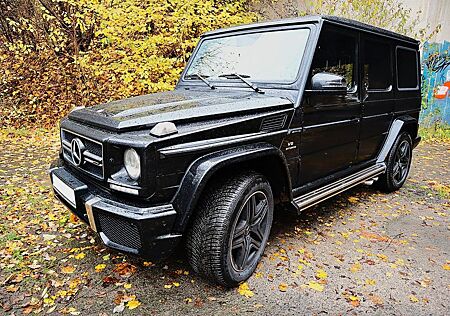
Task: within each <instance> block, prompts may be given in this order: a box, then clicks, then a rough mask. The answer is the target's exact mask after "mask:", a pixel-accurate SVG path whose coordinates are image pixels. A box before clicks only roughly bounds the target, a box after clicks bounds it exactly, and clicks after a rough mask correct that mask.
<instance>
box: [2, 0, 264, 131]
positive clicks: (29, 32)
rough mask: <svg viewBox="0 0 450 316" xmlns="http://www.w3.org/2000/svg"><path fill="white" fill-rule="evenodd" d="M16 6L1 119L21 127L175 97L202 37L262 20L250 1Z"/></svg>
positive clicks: (67, 1) (24, 1) (5, 49)
mask: <svg viewBox="0 0 450 316" xmlns="http://www.w3.org/2000/svg"><path fill="white" fill-rule="evenodd" d="M8 1H12V0H8ZM14 1H16V2H14ZM14 1H12V2H11V3H12V4H11V5H9V6H6V7H5V9H4V15H3V16H2V17H0V22H4V24H5V25H8V26H9V28H8V29H7V31H2V30H0V65H1V66H2V68H3V69H4V70H5V71H3V72H1V73H0V103H1V105H2V107H0V119H1V122H2V124H5V125H13V126H21V125H23V124H25V125H27V124H28V125H31V124H38V125H44V126H51V125H54V124H55V121H56V120H57V119H58V118H60V117H62V116H64V115H66V114H67V113H68V111H70V109H71V108H73V107H74V106H80V105H85V106H89V105H93V104H97V103H100V102H106V101H110V100H114V99H119V98H124V97H130V96H134V95H140V94H145V93H152V92H157V91H162V90H168V89H171V88H173V87H174V85H175V84H176V81H177V79H178V77H179V74H180V73H181V71H182V68H183V67H184V65H185V63H186V61H187V60H188V58H189V56H190V55H191V53H192V51H193V49H194V47H195V45H196V44H197V41H198V39H199V36H200V34H202V33H203V32H206V31H209V30H213V29H217V28H220V27H226V26H230V25H236V24H244V23H250V22H252V21H254V20H256V19H257V15H256V14H255V13H252V12H251V11H250V10H248V8H247V0H238V1H231V0H221V1H219V0H206V1H203V0H173V1H166V0H163V1H160V0H158V1H157V0H123V1H101V0H76V1H75V0H58V1H53V0H40V1H38V0H14ZM23 8H32V10H31V9H30V10H31V11H30V10H25V9H23ZM30 12H33V15H30ZM43 30H45V31H43Z"/></svg>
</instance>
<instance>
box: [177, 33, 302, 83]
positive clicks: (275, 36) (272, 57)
mask: <svg viewBox="0 0 450 316" xmlns="http://www.w3.org/2000/svg"><path fill="white" fill-rule="evenodd" d="M308 35H309V29H305V28H303V29H295V30H286V31H272V32H263V33H253V34H241V35H233V36H227V37H221V38H214V39H206V40H204V41H203V42H202V43H201V46H200V47H199V49H198V51H197V53H196V54H195V56H194V57H193V58H194V59H193V60H192V63H191V65H190V67H189V69H188V70H187V71H186V74H185V79H188V77H191V78H192V77H193V76H195V75H201V76H203V77H205V78H208V80H218V79H222V80H223V78H224V77H226V76H224V75H230V74H239V75H241V76H245V77H246V78H251V80H252V81H268V82H287V83H291V82H293V81H295V79H296V77H297V73H298V70H299V67H300V63H301V61H302V57H303V53H304V51H305V46H306V42H307V40H308ZM221 75H222V76H221ZM219 76H221V77H219ZM228 79H230V78H228ZM234 79H235V78H234Z"/></svg>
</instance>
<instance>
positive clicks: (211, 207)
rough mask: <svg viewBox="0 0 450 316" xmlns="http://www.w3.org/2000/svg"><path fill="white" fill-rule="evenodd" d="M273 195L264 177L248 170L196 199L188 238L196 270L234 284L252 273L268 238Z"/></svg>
mask: <svg viewBox="0 0 450 316" xmlns="http://www.w3.org/2000/svg"><path fill="white" fill-rule="evenodd" d="M273 208H274V203H273V194H272V190H271V187H270V185H269V183H268V181H267V179H266V178H265V177H264V176H263V175H261V174H258V173H254V172H249V173H245V174H241V175H238V176H235V177H231V178H229V179H227V180H225V181H223V182H222V183H217V184H215V185H213V186H212V188H210V189H209V190H208V191H207V192H206V193H205V194H204V196H203V197H202V198H201V200H200V201H199V205H198V209H197V214H196V218H195V219H194V222H193V224H192V225H191V227H190V229H189V232H188V237H187V254H188V259H189V262H190V264H191V266H192V268H193V269H194V271H195V272H197V273H199V274H200V275H202V276H204V277H206V278H207V279H209V280H210V281H212V282H214V283H218V284H221V285H223V286H227V287H233V286H236V285H238V284H239V283H241V282H243V281H245V280H246V279H248V278H249V277H250V276H251V275H252V273H253V272H254V271H255V269H256V266H257V264H258V262H259V260H260V259H261V256H262V254H263V252H264V249H265V246H266V243H267V240H268V238H269V233H270V228H271V226H272V220H273Z"/></svg>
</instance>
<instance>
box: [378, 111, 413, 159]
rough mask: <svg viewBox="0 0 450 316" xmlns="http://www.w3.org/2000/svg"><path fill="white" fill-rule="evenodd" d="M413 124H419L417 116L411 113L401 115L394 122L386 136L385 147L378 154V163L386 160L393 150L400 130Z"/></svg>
mask: <svg viewBox="0 0 450 316" xmlns="http://www.w3.org/2000/svg"><path fill="white" fill-rule="evenodd" d="M411 124H413V125H417V124H418V122H417V120H416V119H415V118H413V117H412V116H410V115H403V116H400V117H398V118H396V119H395V120H394V121H393V122H392V124H391V127H390V128H389V133H388V135H387V137H386V140H385V141H384V144H383V147H382V148H381V151H380V153H379V154H378V157H377V163H380V162H384V161H385V160H386V157H387V155H388V154H389V152H390V151H391V148H392V146H393V145H394V142H395V140H396V139H397V137H398V135H399V134H400V132H401V131H402V130H403V128H404V127H405V126H407V125H411ZM419 140H420V139H419ZM414 141H415V140H414V139H413V142H414ZM417 143H418V141H417Z"/></svg>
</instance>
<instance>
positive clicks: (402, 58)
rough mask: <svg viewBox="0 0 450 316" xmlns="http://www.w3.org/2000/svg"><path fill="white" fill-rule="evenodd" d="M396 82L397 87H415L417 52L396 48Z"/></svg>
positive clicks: (416, 83) (416, 85) (416, 84)
mask: <svg viewBox="0 0 450 316" xmlns="http://www.w3.org/2000/svg"><path fill="white" fill-rule="evenodd" d="M397 83H398V88H399V89H402V88H403V89H405V88H406V89H408V88H409V89H411V88H417V87H418V82H417V52H416V51H415V50H410V49H405V48H401V47H398V48H397Z"/></svg>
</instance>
